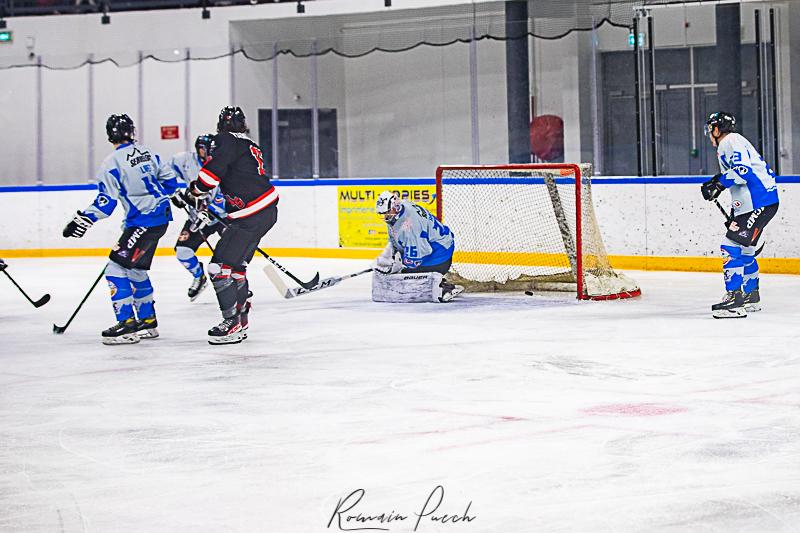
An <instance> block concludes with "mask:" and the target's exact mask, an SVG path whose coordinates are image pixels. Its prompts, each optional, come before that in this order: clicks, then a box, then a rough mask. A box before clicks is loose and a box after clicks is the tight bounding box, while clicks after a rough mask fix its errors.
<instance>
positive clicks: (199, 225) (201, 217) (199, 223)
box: [189, 209, 216, 232]
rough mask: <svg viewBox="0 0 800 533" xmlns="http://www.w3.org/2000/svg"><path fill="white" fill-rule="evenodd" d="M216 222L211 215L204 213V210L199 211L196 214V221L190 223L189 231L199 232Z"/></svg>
mask: <svg viewBox="0 0 800 533" xmlns="http://www.w3.org/2000/svg"><path fill="white" fill-rule="evenodd" d="M215 222H216V219H214V217H212V216H211V214H210V213H209V212H208V211H206V210H205V209H201V210H199V211H198V212H197V219H196V220H194V221H193V222H192V224H191V225H190V226H189V231H191V232H195V231H200V230H202V229H203V228H205V227H207V226H210V225H212V224H214V223H215Z"/></svg>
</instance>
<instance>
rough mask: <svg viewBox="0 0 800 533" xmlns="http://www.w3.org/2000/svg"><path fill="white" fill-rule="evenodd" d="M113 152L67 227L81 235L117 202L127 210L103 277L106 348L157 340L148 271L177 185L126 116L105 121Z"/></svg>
mask: <svg viewBox="0 0 800 533" xmlns="http://www.w3.org/2000/svg"><path fill="white" fill-rule="evenodd" d="M106 133H107V134H108V140H109V142H110V143H111V144H113V145H114V151H113V152H112V153H111V154H110V155H109V156H108V157H106V158H105V160H104V161H103V163H102V164H101V166H100V170H99V171H98V173H97V188H98V193H97V197H96V198H95V200H94V202H92V204H91V205H90V206H89V207H87V208H86V209H85V210H83V211H78V213H77V214H76V215H75V217H74V218H73V219H72V220H71V221H70V222H69V223H68V224H67V225H66V227H65V228H64V231H63V232H62V234H63V235H64V237H78V238H80V237H83V235H84V234H85V233H86V230H87V229H89V227H91V225H92V224H94V223H95V222H97V221H98V220H101V219H103V218H106V217H109V216H110V215H111V213H113V211H114V209H115V208H116V207H117V205H118V204H122V207H123V209H124V210H125V223H124V229H123V232H122V236H120V238H119V240H118V241H117V243H116V244H115V245H114V248H113V249H112V250H111V253H110V254H109V261H108V265H107V266H106V270H105V276H106V281H108V286H109V288H110V289H111V303H112V305H113V307H114V313H115V315H116V317H117V324H116V325H114V326H112V327H111V328H109V329H107V330H105V331H103V333H102V338H103V343H104V344H131V343H136V342H139V339H140V338H155V337H158V330H157V329H156V327H157V326H158V322H157V320H156V311H155V307H154V305H153V286H152V285H151V283H150V277H149V276H148V274H147V271H148V270H149V269H150V264H151V263H152V261H153V255H154V254H155V251H156V246H157V245H158V240H159V239H160V238H161V237H162V236H163V235H164V233H165V232H166V231H167V224H168V223H169V221H170V220H172V213H171V210H170V205H169V197H170V195H172V194H174V192H175V190H176V188H177V186H178V182H177V179H176V177H175V173H174V172H173V170H172V168H171V167H170V165H169V164H167V162H166V161H163V160H162V159H161V158H160V157H159V155H158V154H157V153H155V152H154V151H153V150H151V149H150V148H148V147H147V146H144V145H141V144H139V143H137V142H136V141H134V125H133V121H132V120H131V118H130V117H129V116H128V115H111V116H110V117H109V118H108V121H107V122H106Z"/></svg>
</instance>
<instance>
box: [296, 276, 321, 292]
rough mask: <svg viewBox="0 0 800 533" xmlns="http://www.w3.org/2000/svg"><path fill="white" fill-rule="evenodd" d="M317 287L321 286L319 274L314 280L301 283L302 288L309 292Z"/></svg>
mask: <svg viewBox="0 0 800 533" xmlns="http://www.w3.org/2000/svg"><path fill="white" fill-rule="evenodd" d="M317 285H319V272H317V273H316V275H315V276H314V279H312V280H311V281H308V282H306V283H301V284H300V286H301V287H303V288H304V289H308V290H311V289H313V288H314V287H316V286H317Z"/></svg>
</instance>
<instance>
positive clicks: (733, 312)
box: [711, 307, 747, 318]
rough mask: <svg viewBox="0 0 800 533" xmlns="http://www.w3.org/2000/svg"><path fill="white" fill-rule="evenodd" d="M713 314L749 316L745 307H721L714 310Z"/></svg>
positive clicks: (722, 316)
mask: <svg viewBox="0 0 800 533" xmlns="http://www.w3.org/2000/svg"><path fill="white" fill-rule="evenodd" d="M711 316H713V317H714V318H747V311H745V308H744V307H740V308H738V309H720V310H718V311H712V312H711Z"/></svg>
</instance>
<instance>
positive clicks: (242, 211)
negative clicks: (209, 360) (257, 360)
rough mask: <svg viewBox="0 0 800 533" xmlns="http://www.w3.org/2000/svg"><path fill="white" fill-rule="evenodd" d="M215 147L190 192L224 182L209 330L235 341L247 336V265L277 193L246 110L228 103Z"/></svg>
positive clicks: (216, 339) (274, 214)
mask: <svg viewBox="0 0 800 533" xmlns="http://www.w3.org/2000/svg"><path fill="white" fill-rule="evenodd" d="M217 132H218V134H217V137H216V148H215V149H214V154H213V157H212V158H211V159H210V160H209V161H208V162H206V163H205V164H204V165H203V168H201V169H200V173H199V174H198V177H197V179H196V180H195V181H193V182H192V183H191V185H190V186H189V188H188V189H189V193H190V194H192V195H194V196H197V197H202V196H205V195H207V194H208V193H209V191H211V190H213V189H214V188H215V187H216V186H217V185H219V186H220V190H221V191H222V194H223V195H224V196H225V210H226V211H227V213H228V218H227V219H226V221H225V223H226V224H227V225H228V228H227V229H226V230H225V232H224V233H223V234H222V237H221V238H220V240H219V242H218V243H217V246H216V249H215V252H214V255H213V257H212V258H211V263H210V264H209V265H208V273H209V274H210V275H211V283H212V284H213V285H214V290H215V291H216V293H217V300H218V301H219V308H220V310H221V311H222V322H221V323H220V324H219V325H218V326H214V327H213V328H211V329H210V330H208V342H209V343H210V344H234V343H238V342H242V341H243V340H244V339H246V338H247V333H246V330H247V326H248V321H247V314H248V312H249V310H250V302H249V297H250V296H252V293H251V292H250V290H249V287H248V283H247V276H246V271H247V263H248V262H250V260H252V258H253V254H254V253H255V251H256V248H257V247H258V243H259V241H260V240H261V238H262V237H264V235H265V234H266V233H267V232H268V231H269V230H270V228H272V226H274V225H275V222H276V221H277V220H278V191H276V190H275V187H274V186H273V185H272V184H271V183H270V181H269V177H268V176H267V173H266V171H265V170H264V158H263V156H262V154H261V149H260V148H259V146H258V144H256V143H255V142H254V141H253V140H252V139H250V138H249V137H248V136H247V133H248V132H249V130H248V128H247V122H246V120H245V116H244V112H243V111H242V110H241V108H239V107H225V108H224V109H223V110H222V111H221V112H220V114H219V121H218V122H217Z"/></svg>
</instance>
